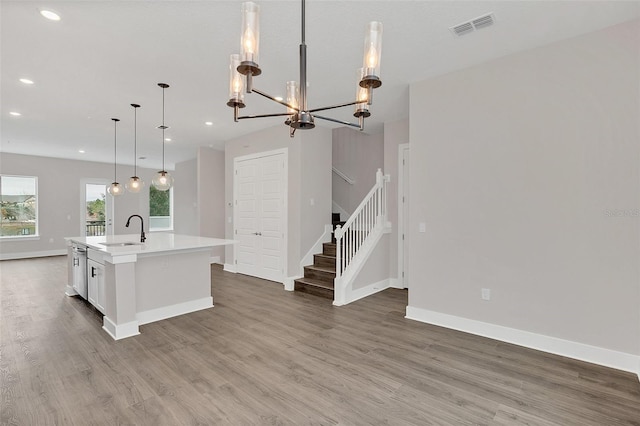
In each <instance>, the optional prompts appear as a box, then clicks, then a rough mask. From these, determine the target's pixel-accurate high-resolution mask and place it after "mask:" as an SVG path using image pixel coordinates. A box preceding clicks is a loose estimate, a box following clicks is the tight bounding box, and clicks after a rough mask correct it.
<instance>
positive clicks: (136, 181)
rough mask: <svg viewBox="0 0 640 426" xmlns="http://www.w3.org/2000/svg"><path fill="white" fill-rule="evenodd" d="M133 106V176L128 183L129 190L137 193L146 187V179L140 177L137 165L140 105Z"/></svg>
mask: <svg viewBox="0 0 640 426" xmlns="http://www.w3.org/2000/svg"><path fill="white" fill-rule="evenodd" d="M131 106H132V107H133V176H131V177H130V178H129V181H128V182H127V183H126V185H125V186H126V188H127V191H129V192H132V193H134V194H137V193H138V192H140V190H142V188H144V181H143V180H142V179H140V178H139V177H138V166H137V157H138V114H137V111H138V108H140V105H138V104H131Z"/></svg>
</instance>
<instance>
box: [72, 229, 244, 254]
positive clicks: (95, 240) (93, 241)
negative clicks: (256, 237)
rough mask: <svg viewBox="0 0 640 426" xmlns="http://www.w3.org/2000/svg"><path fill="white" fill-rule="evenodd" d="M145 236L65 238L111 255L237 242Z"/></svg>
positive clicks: (169, 236) (157, 234)
mask: <svg viewBox="0 0 640 426" xmlns="http://www.w3.org/2000/svg"><path fill="white" fill-rule="evenodd" d="M146 237H147V239H146V241H145V242H144V243H140V234H127V235H109V236H101V237H67V238H65V239H66V240H67V241H69V242H70V243H78V244H81V245H84V246H87V247H89V248H91V249H93V250H97V251H101V252H103V253H108V254H110V255H112V256H118V255H129V254H138V255H144V254H147V253H159V252H172V251H180V250H193V249H206V248H212V247H217V246H224V245H227V244H234V243H236V242H237V241H235V240H225V239H221V238H207V237H196V236H193V235H181V234H173V233H168V232H154V233H147V234H146Z"/></svg>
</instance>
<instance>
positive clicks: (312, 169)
mask: <svg viewBox="0 0 640 426" xmlns="http://www.w3.org/2000/svg"><path fill="white" fill-rule="evenodd" d="M281 148H286V149H287V150H288V159H289V170H288V190H289V196H288V200H287V203H288V212H287V213H288V242H287V244H288V256H287V276H298V275H299V263H300V260H301V258H302V256H304V254H305V253H306V252H307V251H308V250H309V249H310V248H311V246H312V245H313V243H314V242H315V241H316V240H317V238H318V237H319V236H320V235H321V234H322V232H323V231H324V225H325V224H327V223H330V222H331V217H330V215H329V217H326V218H323V216H324V213H323V212H329V213H330V212H331V196H330V194H329V195H327V191H323V190H322V189H321V188H320V187H319V186H320V185H322V183H323V182H326V185H328V182H329V180H328V179H329V178H328V177H327V174H328V173H331V131H330V130H328V129H325V128H322V127H316V128H315V129H313V130H309V131H298V132H296V134H295V137H294V138H290V137H289V131H288V129H287V128H286V127H285V126H283V125H278V126H275V127H271V128H268V129H265V130H261V131H259V132H255V133H251V134H249V135H245V136H243V137H240V138H237V139H234V140H230V141H227V142H226V144H225V203H226V204H225V206H226V212H225V214H226V216H227V218H229V217H231V218H233V208H232V202H233V160H234V158H236V157H241V156H244V155H249V154H255V153H259V152H265V151H273V150H276V149H281ZM303 161H304V163H303ZM311 163H315V164H313V165H311ZM323 163H324V165H323ZM303 165H304V168H303ZM327 170H328V172H327ZM303 174H304V177H303ZM310 198H314V201H315V206H314V208H311V210H312V211H313V214H307V215H305V216H304V217H303V213H302V212H303V210H304V211H305V212H306V213H309V211H307V210H308V209H307V208H306V206H305V207H303V204H302V203H305V205H306V204H308V203H309V200H310ZM303 227H304V229H305V231H304V235H303V231H302V229H303ZM307 229H309V230H316V231H315V232H317V234H316V236H315V238H311V237H310V234H307ZM308 232H309V233H312V232H314V231H308ZM225 235H226V238H230V239H232V238H233V223H230V222H229V221H228V220H227V221H226V222H225ZM226 259H227V260H226V261H227V263H232V262H234V261H235V259H234V257H233V248H232V247H227V248H226Z"/></svg>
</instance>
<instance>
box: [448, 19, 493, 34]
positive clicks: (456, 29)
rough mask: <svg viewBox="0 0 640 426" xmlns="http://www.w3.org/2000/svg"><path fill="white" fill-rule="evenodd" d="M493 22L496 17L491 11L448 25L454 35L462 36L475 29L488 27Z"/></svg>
mask: <svg viewBox="0 0 640 426" xmlns="http://www.w3.org/2000/svg"><path fill="white" fill-rule="evenodd" d="M495 22H496V19H495V17H494V16H493V13H487V14H486V15H482V16H478V17H477V18H474V19H472V20H470V21H467V22H463V23H461V24H458V25H454V26H453V27H449V29H450V30H451V32H452V33H453V34H454V35H457V36H462V35H465V34H469V33H472V32H474V31H476V30H481V29H482V28H487V27H490V26H491V25H493V24H494V23H495Z"/></svg>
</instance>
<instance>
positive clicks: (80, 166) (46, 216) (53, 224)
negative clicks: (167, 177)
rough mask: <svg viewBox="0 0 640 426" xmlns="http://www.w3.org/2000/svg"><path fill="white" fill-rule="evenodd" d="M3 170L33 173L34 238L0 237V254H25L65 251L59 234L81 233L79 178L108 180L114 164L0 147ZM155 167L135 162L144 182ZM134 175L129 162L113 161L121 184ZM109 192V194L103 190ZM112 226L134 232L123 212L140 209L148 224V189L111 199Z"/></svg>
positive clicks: (12, 172)
mask: <svg viewBox="0 0 640 426" xmlns="http://www.w3.org/2000/svg"><path fill="white" fill-rule="evenodd" d="M0 170H1V171H2V174H7V175H22V176H37V177H38V219H39V233H40V238H39V239H38V240H30V241H15V240H13V241H9V240H2V241H0V258H7V257H13V258H15V257H30V256H34V255H45V254H59V253H62V252H66V242H65V240H64V237H74V236H78V235H79V234H80V221H81V220H82V218H81V217H80V206H81V204H80V203H81V202H84V201H81V200H80V195H81V194H80V181H81V180H82V179H87V178H91V179H107V180H109V181H112V180H113V164H107V163H96V162H88V161H78V160H65V159H59V158H49V157H37V156H30V155H19V154H10V153H2V154H1V155H0ZM154 174H155V170H150V169H142V168H140V167H138V175H139V176H140V177H141V178H142V179H143V180H144V181H145V182H146V183H147V186H148V185H149V184H150V183H151V179H152V178H153V176H154ZM131 175H133V166H118V182H120V183H121V184H123V185H124V184H125V183H126V182H127V180H128V179H129V176H131ZM107 196H108V195H107ZM114 212H115V213H114V217H113V220H114V232H115V233H116V234H135V233H138V232H139V231H140V228H139V224H138V223H136V224H135V225H134V226H135V227H133V228H125V226H124V225H125V223H126V220H127V218H128V217H129V216H130V215H132V214H139V215H141V216H142V217H143V218H144V219H145V228H147V227H148V224H149V220H148V218H149V193H148V190H147V191H142V192H141V193H140V194H130V193H126V192H125V194H123V195H121V196H120V197H118V198H115V199H114Z"/></svg>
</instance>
